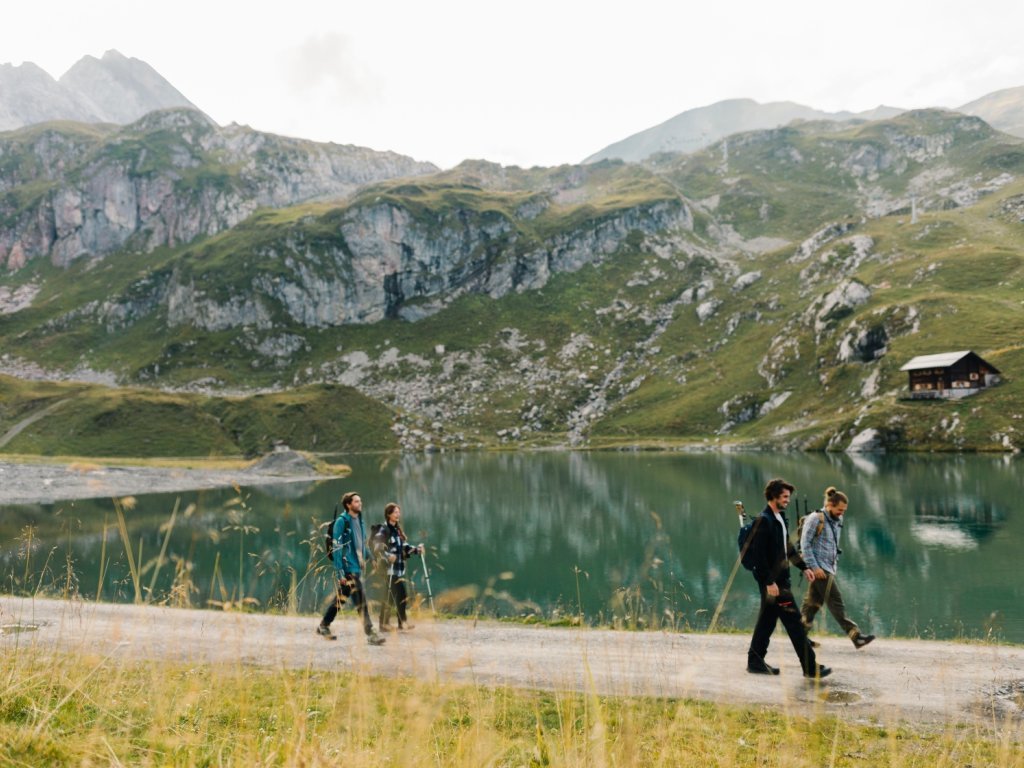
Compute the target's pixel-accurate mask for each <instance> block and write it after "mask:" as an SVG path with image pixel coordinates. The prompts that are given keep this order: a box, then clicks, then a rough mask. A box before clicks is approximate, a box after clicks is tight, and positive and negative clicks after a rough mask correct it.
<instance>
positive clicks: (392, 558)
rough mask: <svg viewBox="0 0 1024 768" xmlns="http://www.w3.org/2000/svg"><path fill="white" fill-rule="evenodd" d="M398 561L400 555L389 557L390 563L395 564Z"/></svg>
mask: <svg viewBox="0 0 1024 768" xmlns="http://www.w3.org/2000/svg"><path fill="white" fill-rule="evenodd" d="M397 559H398V555H388V562H389V563H393V562H395V560H397Z"/></svg>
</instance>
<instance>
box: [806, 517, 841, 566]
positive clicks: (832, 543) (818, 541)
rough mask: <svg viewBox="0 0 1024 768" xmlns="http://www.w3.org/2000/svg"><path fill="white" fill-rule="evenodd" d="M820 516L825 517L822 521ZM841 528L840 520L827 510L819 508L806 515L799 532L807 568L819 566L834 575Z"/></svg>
mask: <svg viewBox="0 0 1024 768" xmlns="http://www.w3.org/2000/svg"><path fill="white" fill-rule="evenodd" d="M822 517H824V518H825V519H824V521H822ZM819 525H821V533H820V534H819V533H818V526H819ZM842 530H843V524H842V522H841V521H839V520H836V519H835V518H833V517H832V515H830V514H829V513H828V512H824V511H822V510H820V509H819V510H815V511H814V512H812V513H811V514H809V515H808V516H807V518H806V519H805V520H804V528H803V530H802V531H801V532H800V550H801V552H802V554H803V557H804V561H805V562H806V563H807V567H808V568H812V569H813V568H821V569H822V570H823V571H825V573H831V574H832V575H835V572H836V567H837V565H838V560H839V535H840V533H841V532H842Z"/></svg>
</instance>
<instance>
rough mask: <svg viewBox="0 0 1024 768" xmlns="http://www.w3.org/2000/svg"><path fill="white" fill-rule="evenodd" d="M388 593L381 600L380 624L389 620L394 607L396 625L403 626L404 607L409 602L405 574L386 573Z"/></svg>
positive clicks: (404, 619) (385, 623) (384, 624)
mask: <svg viewBox="0 0 1024 768" xmlns="http://www.w3.org/2000/svg"><path fill="white" fill-rule="evenodd" d="M387 580H388V594H387V596H386V597H385V598H384V600H383V601H382V602H381V606H380V625H381V627H384V626H386V625H387V624H388V622H390V621H391V609H392V608H394V610H395V613H397V614H398V626H399V627H401V626H404V625H405V622H406V618H405V607H406V604H407V603H408V602H409V593H408V590H407V588H406V586H405V576H404V575H403V576H399V575H397V574H396V575H390V574H389V575H388V576H387Z"/></svg>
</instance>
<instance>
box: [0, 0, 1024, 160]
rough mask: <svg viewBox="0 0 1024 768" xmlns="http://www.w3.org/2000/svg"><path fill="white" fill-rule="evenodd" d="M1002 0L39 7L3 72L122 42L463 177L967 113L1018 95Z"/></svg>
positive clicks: (1017, 18)
mask: <svg viewBox="0 0 1024 768" xmlns="http://www.w3.org/2000/svg"><path fill="white" fill-rule="evenodd" d="M1022 29H1024V3H1020V2H1010V1H1009V0H999V1H998V2H993V1H992V0H988V1H986V0H976V1H975V2H972V3H965V2H963V0H958V1H957V2H948V1H947V0H927V1H926V0H885V2H879V1H877V0H861V2H859V3H839V2H827V1H825V2H823V0H813V1H812V0H793V1H788V0H780V2H774V3H771V2H764V0H760V1H759V2H753V1H750V2H748V1H747V0H717V2H704V3H700V4H697V3H693V2H682V1H681V0H674V1H673V0H663V1H662V2H653V1H651V0H625V1H623V2H618V3H608V2H603V0H588V1H587V2H582V1H581V0H565V1H560V0H515V1H514V2H508V0H466V1H465V2H463V1H462V0H391V1H390V2H389V1H388V0H362V1H361V2H350V0H323V1H321V0H292V2H278V3H269V2H260V1H258V0H248V1H247V2H239V1H237V0H203V2H197V1H196V0H176V2H173V3H171V2H168V3H140V2H138V1H137V0H136V1H135V2H122V1H115V0H88V1H83V0H33V2H20V3H17V4H16V5H14V7H7V6H5V8H4V16H3V21H2V24H0V62H10V63H14V64H20V63H21V62H23V61H32V62H35V63H36V64H38V65H39V66H41V67H42V68H43V69H45V70H46V71H47V72H49V73H50V74H51V75H53V76H54V77H60V75H62V74H63V73H64V72H65V71H66V70H67V69H68V68H69V67H70V66H71V65H72V64H74V62H75V61H77V60H78V59H79V58H81V57H82V56H84V55H92V56H97V57H99V56H102V54H103V53H104V52H105V51H106V50H108V49H111V48H115V49H117V50H118V51H120V52H121V53H123V54H124V55H126V56H133V57H136V58H139V59H142V60H143V61H146V62H147V63H149V64H150V65H151V66H153V67H154V68H155V69H156V70H157V71H158V72H160V74H162V75H163V76H164V77H166V78H167V79H168V80H169V81H170V82H171V83H172V84H173V85H174V86H175V87H176V88H177V89H178V90H180V91H181V92H182V93H183V94H184V95H185V96H186V97H188V98H189V99H190V100H191V101H192V102H193V103H195V104H196V105H197V106H198V107H199V108H201V109H202V110H204V111H205V112H206V113H207V114H208V115H210V116H211V117H212V118H213V119H214V120H216V121H217V122H218V123H221V124H227V123H231V122H238V123H243V124H247V125H250V126H252V127H253V128H257V129H259V130H264V131H271V132H274V133H282V134H286V135H290V136H300V137H304V138H309V139H315V140H318V141H334V142H338V143H342V144H358V145H363V146H368V147H372V148H374V149H380V150H384V149H390V150H394V151H396V152H401V153H403V154H407V155H411V156H413V157H414V158H416V159H418V160H430V161H432V162H434V163H437V164H438V165H440V166H442V167H446V168H447V167H451V166H453V165H456V164H458V163H459V162H460V161H461V160H463V159H465V158H485V159H488V160H492V161H495V162H500V163H502V164H505V165H510V164H515V165H521V166H525V167H528V166H532V165H557V164H560V163H573V162H579V161H580V160H582V159H583V158H584V157H586V156H587V155H590V154H592V153H594V152H596V151H597V150H599V149H601V148H603V147H605V146H606V145H608V144H610V143H612V142H614V141H618V140H619V139H623V138H625V137H626V136H628V135H630V134H632V133H636V132H637V131H640V130H643V129H645V128H649V127H651V126H653V125H657V124H658V123H661V122H664V121H665V120H667V119H669V118H671V117H673V116H674V115H677V114H679V113H680V112H683V111H685V110H687V109H693V108H695V107H700V106H704V105H707V104H711V103H713V102H716V101H721V100H723V99H728V98H736V97H749V98H753V99H756V100H757V101H760V102H766V101H784V100H785V101H796V102H799V103H802V104H806V105H808V106H812V107H815V108H818V109H825V110H829V111H838V110H843V109H846V110H851V111H860V110H864V109H870V108H872V107H875V106H878V105H879V104H887V105H890V106H899V107H905V108H913V107H926V106H945V107H956V106H959V105H960V104H963V103H966V102H968V101H971V100H973V99H975V98H977V97H979V96H982V95H984V94H986V93H989V92H991V91H995V90H999V89H1001V88H1009V87H1015V86H1020V85H1024V46H1022V45H1021V42H1020V35H1021V30H1022Z"/></svg>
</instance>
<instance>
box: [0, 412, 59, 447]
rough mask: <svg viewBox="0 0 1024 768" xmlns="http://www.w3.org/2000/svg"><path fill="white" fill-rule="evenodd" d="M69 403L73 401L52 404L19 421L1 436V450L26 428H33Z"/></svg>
mask: <svg viewBox="0 0 1024 768" xmlns="http://www.w3.org/2000/svg"><path fill="white" fill-rule="evenodd" d="M69 402H71V401H70V400H58V401H57V402H56V403H51V404H50V405H48V406H46V407H45V408H40V409H39V410H38V411H36V412H35V413H33V414H31V415H30V416H27V417H25V418H24V419H22V420H21V421H19V422H18V423H17V424H15V425H14V426H13V427H11V428H10V429H9V430H7V432H5V433H4V434H3V435H0V448H3V447H4V446H5V445H7V444H8V443H9V442H11V440H13V439H14V438H16V437H17V436H18V435H19V434H21V432H22V431H24V429H25V428H26V427H30V426H32V425H33V424H35V423H36V422H37V421H39V420H40V419H42V418H44V417H46V416H49V415H50V414H51V413H53V412H54V411H56V410H57V409H58V408H60V407H61V406H62V405H64V403H69Z"/></svg>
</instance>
